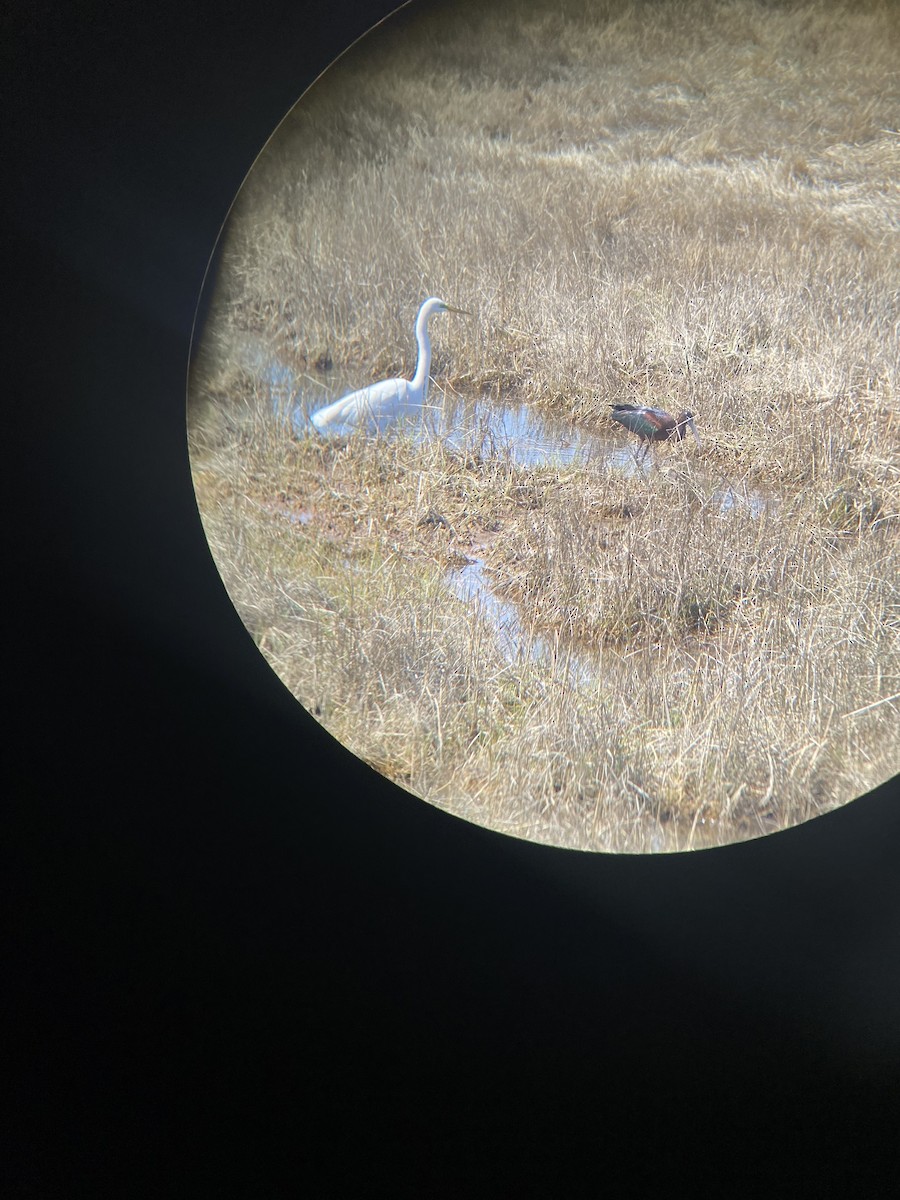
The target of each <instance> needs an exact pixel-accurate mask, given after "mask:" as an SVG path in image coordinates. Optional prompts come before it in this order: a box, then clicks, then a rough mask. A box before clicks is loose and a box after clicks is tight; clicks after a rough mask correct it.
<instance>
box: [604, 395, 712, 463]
mask: <svg viewBox="0 0 900 1200" xmlns="http://www.w3.org/2000/svg"><path fill="white" fill-rule="evenodd" d="M611 416H612V419H613V420H614V421H618V423H619V424H620V425H624V426H625V428H626V429H629V430H631V432H632V433H636V434H637V435H638V437H639V438H640V439H641V441H642V442H643V443H644V449H643V454H642V455H641V457H642V458H643V457H644V455H646V453H647V451H648V450H649V449H650V444H651V442H668V441H678V440H680V439H681V438H683V437H684V435H685V432H686V431H687V430H688V429H689V430H690V431H691V433H692V434H693V435H694V438H695V440H696V442H697V445H698V446H699V445H700V435H699V434H698V433H697V430H696V428H695V427H694V414H693V413H689V412H683V413H680V414H679V416H677V417H673V416H672V414H671V413H667V412H663V410H662V409H661V408H646V407H644V408H638V407H636V406H635V405H634V404H614V405H613V406H612V414H611Z"/></svg>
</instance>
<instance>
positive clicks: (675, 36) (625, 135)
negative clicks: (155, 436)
mask: <svg viewBox="0 0 900 1200" xmlns="http://www.w3.org/2000/svg"><path fill="white" fill-rule="evenodd" d="M395 24H396V28H394V30H393V31H392V27H391V26H390V25H389V26H387V27H386V28H385V29H383V30H382V31H381V32H380V33H379V34H378V35H377V36H373V37H370V38H369V39H367V40H366V41H365V42H364V43H362V44H361V45H360V46H359V47H358V48H357V49H355V50H354V51H353V52H351V53H350V54H348V55H347V56H345V58H344V59H343V60H342V61H341V62H340V63H339V64H338V65H337V66H336V67H335V68H333V69H332V71H331V72H329V74H328V75H327V76H326V77H325V78H324V79H323V80H322V81H321V82H320V83H319V84H318V85H316V87H315V88H314V89H313V90H312V91H311V92H310V93H309V95H308V96H307V97H305V98H304V100H303V101H302V103H301V104H299V105H298V106H297V108H296V109H295V110H294V111H293V112H292V113H291V114H290V116H289V117H288V118H287V119H286V121H285V122H284V124H283V125H282V127H281V128H280V129H279V130H278V131H277V133H276V135H275V136H274V137H273V139H272V140H271V142H270V143H269V144H268V146H267V147H266V149H265V151H264V153H263V154H262V155H261V157H260V159H259V161H258V162H257V163H256V164H255V166H254V169H253V171H252V172H251V174H250V176H249V178H248V180H247V182H246V184H245V186H244V188H243V189H242V191H241V194H240V196H239V198H238V201H237V203H236V205H235V209H234V211H233V213H232V215H231V218H230V221H229V226H228V229H227V232H226V240H225V243H224V247H223V252H222V265H221V269H220V273H219V280H218V284H217V288H216V292H215V295H214V298H213V303H212V309H211V317H210V320H209V325H208V329H207V331H206V333H205V336H204V338H203V341H202V344H201V345H200V347H199V349H198V352H197V354H196V356H195V360H194V363H193V367H192V375H191V385H190V396H189V405H190V407H189V434H190V449H191V462H192V470H193V475H194V481H195V487H196V492H197V498H198V503H199V507H200V512H201V515H202V518H203V521H204V525H205V528H206V532H207V535H208V537H209V541H210V546H211V548H212V551H213V554H214V557H215V560H216V563H217V565H218V567H219V569H220V571H221V573H222V576H223V579H224V581H225V583H226V586H227V588H228V591H229V593H230V595H231V597H232V599H233V601H234V603H235V605H236V607H237V609H238V611H239V612H240V614H241V616H242V617H243V619H244V621H245V623H246V624H247V626H248V628H249V630H250V632H251V633H252V635H253V636H254V638H255V639H256V641H257V644H258V645H259V647H260V649H261V651H262V652H263V653H264V654H265V655H266V657H267V658H268V660H269V661H270V663H271V664H272V666H273V668H274V669H275V670H276V671H277V673H278V675H279V676H280V677H281V678H282V679H283V680H284V682H285V683H286V684H287V686H288V687H289V688H290V689H291V690H292V691H293V693H294V694H295V695H296V696H297V698H298V699H299V700H300V702H301V703H302V704H303V705H304V706H305V707H306V708H307V709H309V710H310V711H311V712H313V713H315V714H316V716H317V718H318V719H319V720H320V721H321V722H322V723H323V724H324V725H325V726H326V728H328V729H329V730H330V731H331V732H332V733H333V734H334V735H335V736H336V737H337V738H338V739H339V740H340V741H341V742H342V743H343V744H344V745H346V746H348V747H349V748H350V749H351V750H353V751H354V752H355V753H356V754H358V755H360V756H361V757H362V758H364V759H365V760H366V761H368V762H369V763H371V764H372V765H373V766H374V767H375V768H376V769H377V770H379V771H381V772H382V773H384V774H385V775H387V776H389V777H390V778H391V779H394V780H395V781H396V782H397V783H399V784H400V785H401V786H403V787H405V788H408V789H409V790H411V791H412V792H414V793H416V794H417V795H419V796H422V797H423V798H425V799H426V800H428V801H429V802H431V803H434V804H437V805H440V806H441V807H443V808H446V809H447V810H449V811H451V812H454V813H456V814H458V815H460V816H462V817H465V818H468V819H471V820H474V821H477V822H479V823H482V824H485V825H489V826H490V827H492V828H494V829H498V830H502V831H505V832H509V833H512V834H515V835H518V836H523V837H529V838H532V839H535V840H538V841H545V842H552V843H555V844H558V845H565V846H571V847H579V848H584V849H608V850H619V851H649V850H673V849H684V848H688V847H697V846H702V845H709V844H717V843H725V842H730V841H734V840H738V839H741V838H748V837H753V836H757V835H759V834H760V833H764V832H770V831H773V830H776V829H779V828H784V827H786V826H789V825H792V824H795V823H797V822H800V821H803V820H806V819H808V818H809V817H812V816H815V815H816V814H818V813H822V812H826V811H828V810H829V809H832V808H834V807H835V806H837V805H839V804H841V803H844V802H846V801H848V800H850V799H852V798H853V797H854V796H857V795H860V794H861V793H864V792H865V791H867V790H869V789H870V788H872V787H873V786H875V785H876V784H878V783H880V782H882V781H883V780H885V779H886V778H888V777H889V776H890V775H891V774H893V773H894V772H896V770H897V767H898V760H900V738H898V736H897V732H898V731H897V717H898V704H900V682H898V681H900V599H898V590H897V576H898V571H897V566H898V547H900V541H898V538H900V459H898V449H900V411H898V371H900V327H898V320H900V318H898V284H900V184H898V181H900V135H898V125H900V92H898V76H897V72H896V63H897V62H898V61H900V20H898V11H897V9H896V7H895V6H894V5H892V4H890V3H878V2H871V3H863V4H846V5H842V4H837V3H824V2H819V3H804V4H794V3H781V4H771V3H758V2H751V0H733V2H732V3H715V2H713V0H682V2H679V3H669V4H665V3H663V4H652V5H651V4H641V3H632V4H627V5H626V4H624V3H619V2H618V0H609V2H608V3H605V4H603V3H600V4H588V3H578V2H577V0H565V2H564V3H562V4H561V5H560V4H554V5H553V6H550V5H545V4H537V3H533V2H532V3H525V4H522V3H519V4H515V5H512V4H499V5H496V6H493V5H485V4H482V5H477V6H476V5H473V4H469V5H449V4H448V5H444V6H443V7H441V8H439V9H438V8H435V7H434V6H432V7H430V8H429V7H427V6H426V7H424V8H422V9H421V10H419V9H416V8H415V7H413V8H412V9H410V10H407V11H406V12H405V13H404V15H403V17H402V20H401V21H398V22H396V23H395ZM428 295H439V296H442V297H444V299H446V300H449V301H451V302H452V303H457V304H460V305H461V306H464V307H465V308H467V309H469V310H471V312H472V313H473V316H471V317H460V316H452V317H451V316H449V315H447V316H442V317H439V318H436V319H435V321H434V322H433V324H432V338H433V342H434V358H433V361H432V377H433V380H434V382H433V383H432V385H431V392H430V396H429V399H430V402H431V403H432V404H434V405H436V406H440V405H442V404H444V403H446V404H454V405H462V406H465V405H466V404H467V403H471V402H473V401H477V403H478V405H480V406H481V409H482V411H483V410H484V409H485V408H487V409H490V407H491V406H494V407H496V408H499V407H501V406H503V405H508V404H516V405H525V406H528V408H529V409H531V410H533V411H535V412H539V413H541V414H543V415H545V416H546V418H547V420H548V421H552V422H555V427H557V428H567V429H571V430H572V431H575V432H578V433H580V434H584V433H587V434H593V435H595V436H597V437H598V438H601V439H602V438H607V439H608V440H609V441H610V444H613V443H614V444H615V445H617V446H619V447H622V448H624V447H627V446H628V443H629V441H630V440H631V439H630V435H628V434H627V433H626V432H625V431H624V430H622V429H620V428H618V427H616V426H614V425H613V423H612V422H611V421H610V419H609V415H608V414H609V408H610V405H611V404H613V403H616V402H624V403H632V404H639V405H640V404H650V405H653V406H655V407H661V408H665V409H667V410H668V411H670V412H673V413H676V412H680V411H681V410H683V409H687V410H689V411H691V412H693V413H694V414H695V415H696V421H697V426H698V429H699V431H700V433H701V436H702V439H703V444H702V447H701V448H700V449H699V450H698V449H697V447H696V446H695V445H694V444H693V442H692V441H691V440H687V441H685V442H680V443H676V444H673V445H671V446H670V445H664V446H662V447H660V448H659V450H658V452H657V460H658V465H657V466H656V467H651V466H649V464H648V467H647V469H646V470H639V469H635V468H634V463H633V459H630V458H629V457H628V455H627V454H626V455H625V457H624V458H622V459H614V458H611V457H609V456H604V455H595V456H591V455H584V456H580V457H579V456H575V457H571V458H569V459H559V460H556V461H554V459H553V458H552V456H549V455H548V456H544V457H542V458H537V459H534V460H526V461H523V460H522V458H521V457H519V458H517V457H516V456H515V455H514V454H511V453H508V452H504V450H503V447H502V446H498V445H497V444H496V440H495V439H494V438H493V437H492V436H481V437H478V436H474V437H473V439H472V440H471V442H470V443H468V444H459V443H458V442H454V441H453V440H452V439H450V438H447V437H443V436H440V435H433V436H428V437H413V436H409V435H408V434H404V433H402V432H398V433H397V434H396V435H395V436H382V437H378V438H367V437H365V436H354V437H350V438H349V439H339V440H328V439H323V438H321V437H319V436H318V435H317V434H316V432H315V430H314V429H312V428H311V427H310V426H309V424H308V423H307V422H306V421H305V419H304V414H305V413H306V412H307V411H308V408H309V406H310V405H311V404H312V403H314V402H316V401H317V399H318V398H325V397H328V398H332V399H333V398H335V397H336V396H338V395H340V394H341V393H342V391H345V390H350V389H351V388H355V387H360V386H363V385H365V384H367V383H370V382H372V381H374V380H376V379H380V378H384V377H386V376H389V375H396V374H407V375H408V374H411V372H412V368H413V366H414V363H415V346H414V343H413V340H412V323H413V320H414V318H415V314H416V311H417V308H418V306H419V304H420V302H421V301H422V299H424V297H425V296H428ZM248 346H249V347H252V354H248V350H247V348H248ZM273 364H281V367H280V368H279V369H280V370H282V374H281V375H280V376H279V375H278V373H277V371H276V372H275V373H273ZM285 371H286V372H287V374H285V373H284V372H285ZM279 379H280V380H281V384H280V385H279ZM285 379H287V380H288V386H287V388H286V389H285V386H284V380H285ZM476 424H477V422H476ZM473 433H474V434H477V433H478V430H477V428H475V429H474V430H473ZM629 463H630V464H631V465H630V466H628V464H629ZM723 489H724V491H723ZM751 493H752V494H754V495H757V496H762V497H764V498H767V502H763V503H760V504H750V503H743V504H741V503H734V504H729V505H727V506H723V505H722V503H721V497H722V495H723V494H728V495H733V496H740V495H745V496H746V495H749V494H751ZM473 564H477V567H478V571H479V579H480V580H481V581H482V583H483V585H484V586H483V587H482V590H481V593H480V594H481V599H480V600H479V599H478V598H477V596H476V594H475V593H473V592H466V590H465V589H464V588H461V587H460V586H459V580H460V577H461V572H464V571H466V570H471V568H472V565H473ZM498 614H500V616H502V617H503V619H504V620H510V619H511V620H513V621H514V624H515V636H514V637H513V638H512V639H510V637H509V636H507V637H503V636H500V635H501V634H502V630H501V629H500V627H499V626H500V623H501V622H500V621H499V620H498ZM507 633H508V630H507Z"/></svg>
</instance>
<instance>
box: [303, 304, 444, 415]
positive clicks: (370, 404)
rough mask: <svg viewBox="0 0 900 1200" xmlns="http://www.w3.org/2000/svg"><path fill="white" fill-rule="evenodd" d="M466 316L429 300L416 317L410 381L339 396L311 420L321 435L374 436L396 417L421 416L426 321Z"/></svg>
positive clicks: (425, 385) (428, 363) (428, 341)
mask: <svg viewBox="0 0 900 1200" xmlns="http://www.w3.org/2000/svg"><path fill="white" fill-rule="evenodd" d="M442 312H456V313H463V312H465V310H464V309H462V308H454V307H453V306H452V305H451V304H446V303H445V302H444V301H443V300H439V299H438V298H437V296H431V297H430V298H429V299H428V300H426V301H425V303H424V304H423V305H422V307H421V308H420V309H419V315H418V316H417V317H416V344H417V346H418V349H419V357H418V359H417V360H416V372H415V374H414V375H413V377H412V379H383V380H381V381H380V382H379V383H373V384H370V386H369V387H364V388H360V390H359V391H358V392H351V393H350V394H349V395H348V396H342V397H341V399H340V400H335V401H334V402H333V403H332V404H328V405H326V406H325V408H320V409H319V410H318V412H314V413H313V414H312V416H311V417H310V420H311V421H312V423H313V425H315V427H316V429H318V431H319V432H320V433H338V432H340V433H344V432H350V431H351V430H353V429H360V428H365V429H366V430H368V431H369V432H373V433H374V432H376V431H377V430H379V429H381V428H383V427H384V426H385V425H386V424H388V423H389V422H390V421H393V420H395V419H396V418H397V417H400V416H405V415H411V414H413V413H416V412H420V411H421V410H422V409H423V407H424V405H425V398H426V395H427V393H428V372H429V371H430V370H431V339H430V338H429V336H428V321H429V318H430V317H432V316H434V314H435V313H442Z"/></svg>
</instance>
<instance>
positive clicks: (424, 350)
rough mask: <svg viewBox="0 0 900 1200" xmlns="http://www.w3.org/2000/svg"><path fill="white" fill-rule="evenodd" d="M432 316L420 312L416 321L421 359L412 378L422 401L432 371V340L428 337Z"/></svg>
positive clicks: (417, 341)
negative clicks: (429, 322) (429, 319)
mask: <svg viewBox="0 0 900 1200" xmlns="http://www.w3.org/2000/svg"><path fill="white" fill-rule="evenodd" d="M430 315H431V314H430V313H427V312H420V313H419V315H418V317H417V319H416V345H417V346H418V347H419V357H418V359H417V360H416V373H415V375H413V377H412V386H413V388H414V389H415V390H418V389H419V388H421V390H422V399H423V400H424V399H425V392H426V391H427V389H428V372H429V371H430V370H431V339H430V338H429V336H428V318H429V316H430Z"/></svg>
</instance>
